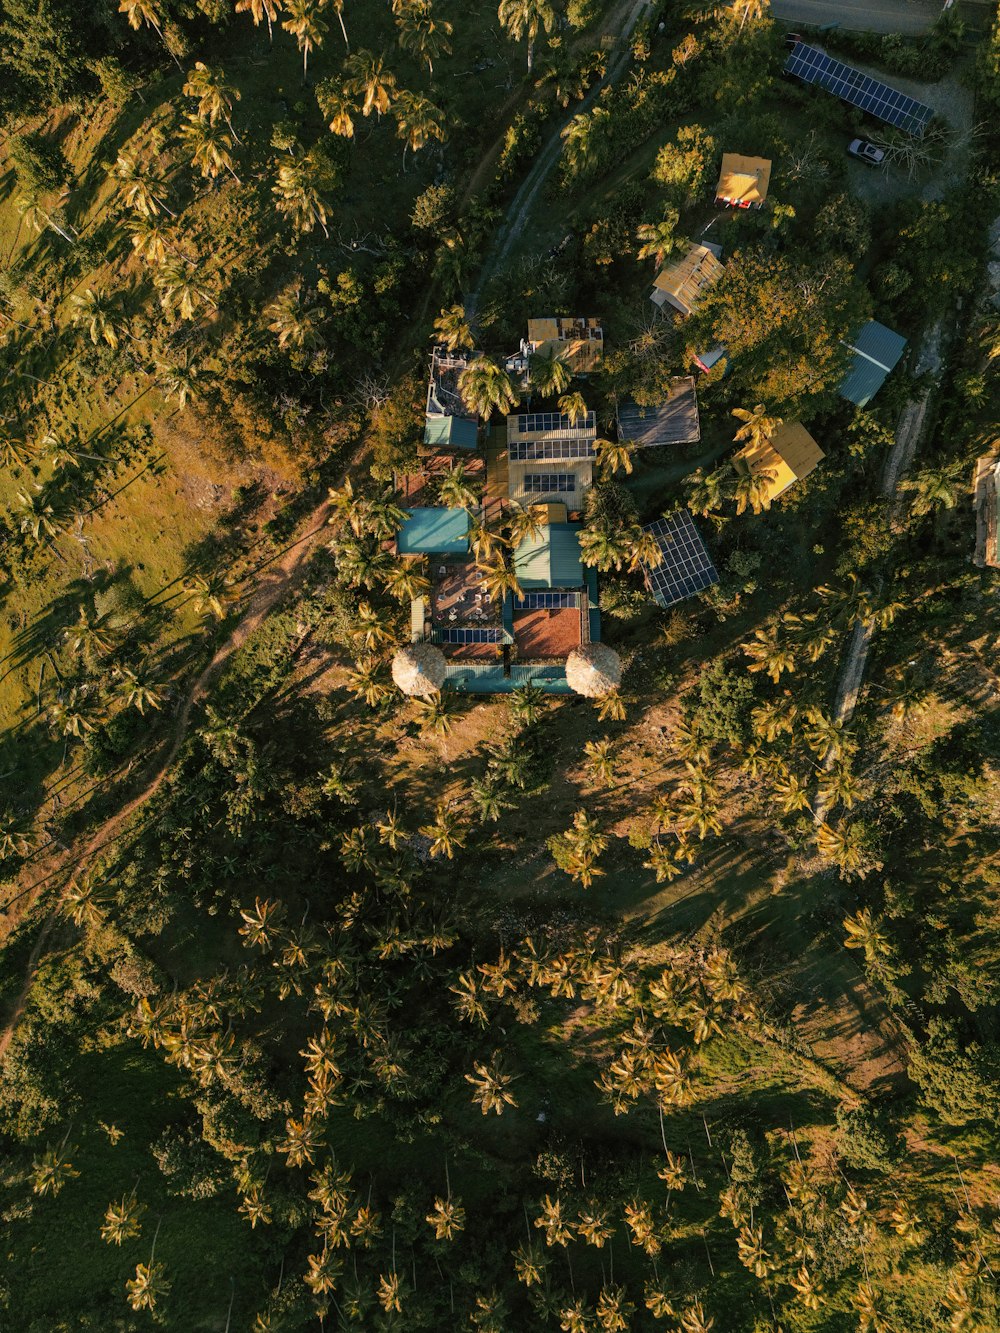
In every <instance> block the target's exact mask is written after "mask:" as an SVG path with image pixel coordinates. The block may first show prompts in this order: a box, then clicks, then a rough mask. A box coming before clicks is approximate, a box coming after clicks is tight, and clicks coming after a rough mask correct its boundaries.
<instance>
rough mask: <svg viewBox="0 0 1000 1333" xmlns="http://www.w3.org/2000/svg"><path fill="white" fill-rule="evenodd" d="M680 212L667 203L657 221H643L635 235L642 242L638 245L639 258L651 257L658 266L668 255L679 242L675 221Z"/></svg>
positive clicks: (677, 220) (678, 218)
mask: <svg viewBox="0 0 1000 1333" xmlns="http://www.w3.org/2000/svg"><path fill="white" fill-rule="evenodd" d="M679 221H680V214H679V213H678V211H677V209H676V208H673V207H671V206H670V205H669V204H668V205H667V206H666V207H665V208H664V210H663V217H662V218H661V219H660V221H659V222H643V223H642V224H641V225H640V227H639V228H638V230H637V231H636V237H637V238H638V239H639V240H640V241H641V242H642V245H641V246H640V247H639V251H638V256H637V257H638V258H639V259H652V260H653V261H654V263H655V264H656V267H657V268H659V267H660V266H661V265H662V263H663V261H664V260H665V259H666V258H667V256H668V255H671V254H673V252H674V251H675V250H676V249H677V248H678V246H679V245H680V244H681V239H680V237H679V236H678V235H677V223H678V222H679Z"/></svg>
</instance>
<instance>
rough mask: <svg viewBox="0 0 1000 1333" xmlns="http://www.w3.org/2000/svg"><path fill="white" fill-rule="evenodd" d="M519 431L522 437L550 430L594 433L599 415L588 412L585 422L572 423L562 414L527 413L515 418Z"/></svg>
mask: <svg viewBox="0 0 1000 1333" xmlns="http://www.w3.org/2000/svg"><path fill="white" fill-rule="evenodd" d="M514 420H515V421H516V422H517V430H518V432H519V433H520V434H521V435H538V434H540V433H541V432H542V431H548V430H561V431H570V430H579V431H585V430H587V431H594V430H596V429H597V413H596V412H588V413H587V416H586V420H585V421H583V422H580V421H579V420H577V421H570V419H569V417H568V416H565V415H564V414H563V413H562V412H527V413H524V414H523V415H521V416H518V417H515V418H514Z"/></svg>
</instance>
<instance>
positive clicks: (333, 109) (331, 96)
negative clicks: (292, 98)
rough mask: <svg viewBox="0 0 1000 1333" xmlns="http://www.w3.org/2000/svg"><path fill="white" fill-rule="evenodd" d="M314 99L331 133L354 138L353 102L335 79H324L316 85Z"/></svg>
mask: <svg viewBox="0 0 1000 1333" xmlns="http://www.w3.org/2000/svg"><path fill="white" fill-rule="evenodd" d="M316 101H317V102H318V104H319V109H320V111H321V112H322V113H323V115H324V116H325V118H326V120H327V121H328V123H329V127H330V130H331V131H332V133H334V134H337V135H339V136H340V138H342V139H353V138H354V117H353V116H352V115H351V112H352V111H353V110H354V103H353V102H352V101H351V99H350V97H349V96H348V94H347V92H346V91H345V90H344V88H343V87H341V85H340V84H339V83H338V82H337V81H336V80H335V79H324V80H323V82H322V83H319V84H317V85H316Z"/></svg>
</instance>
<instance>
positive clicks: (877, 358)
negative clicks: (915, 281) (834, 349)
mask: <svg viewBox="0 0 1000 1333" xmlns="http://www.w3.org/2000/svg"><path fill="white" fill-rule="evenodd" d="M847 345H848V347H850V349H851V351H852V352H853V353H854V356H853V358H852V360H851V367H850V369H849V370H848V372H847V374H846V375H845V376H844V379H843V381H842V383H841V385H840V388H839V389H838V391H837V392H838V393H839V394H840V396H841V398H846V399H847V400H848V402H850V403H854V404H855V405H856V406H857V407H867V405H868V404H869V403H870V402H871V400H872V399H873V398H874V397H875V395H876V394H877V393H878V391H879V389H881V387H882V385H883V384H884V383H885V381H886V378H887V376H888V375H889V374H890V373H891V372H892V371H893V370H894V369H895V367H896V364H897V363H898V361H899V358H900V357H901V356H902V355H903V348H904V347H905V346H906V339H905V338H904V337H903V336H902V335H901V334H899V333H894V332H893V331H892V329H887V328H886V327H885V325H884V324H879V323H878V322H877V321H876V320H874V319H871V320H869V321H868V323H867V324H865V325H864V327H863V328H861V329H859V330H858V332H857V333H856V334H855V336H854V337H853V338H852V339H851V341H850V342H849V343H848V344H847Z"/></svg>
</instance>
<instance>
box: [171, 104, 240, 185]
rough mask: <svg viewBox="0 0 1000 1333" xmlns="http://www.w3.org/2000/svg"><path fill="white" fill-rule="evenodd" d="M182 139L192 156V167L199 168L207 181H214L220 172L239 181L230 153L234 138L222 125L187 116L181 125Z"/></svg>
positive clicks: (198, 117)
mask: <svg viewBox="0 0 1000 1333" xmlns="http://www.w3.org/2000/svg"><path fill="white" fill-rule="evenodd" d="M180 137H181V142H182V143H183V144H184V146H185V147H186V148H187V150H188V152H189V153H190V154H191V165H192V166H193V167H197V168H198V170H199V171H200V172H201V174H202V176H204V177H205V178H206V179H207V180H213V181H214V180H216V179H218V176H219V173H220V172H222V171H228V172H229V174H230V176H232V178H233V180H234V181H237V182H238V181H239V179H240V178H239V176H237V174H236V172H235V170H234V168H233V159H232V154H231V152H230V149H231V148H232V146H233V137H232V135H231V134H227V133H226V131H225V130H224V129H223V128H222V126H221V125H216V124H215V123H214V122H209V121H205V120H202V119H201V117H200V116H195V115H187V116H185V117H184V123H183V124H182V125H181V129H180Z"/></svg>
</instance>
